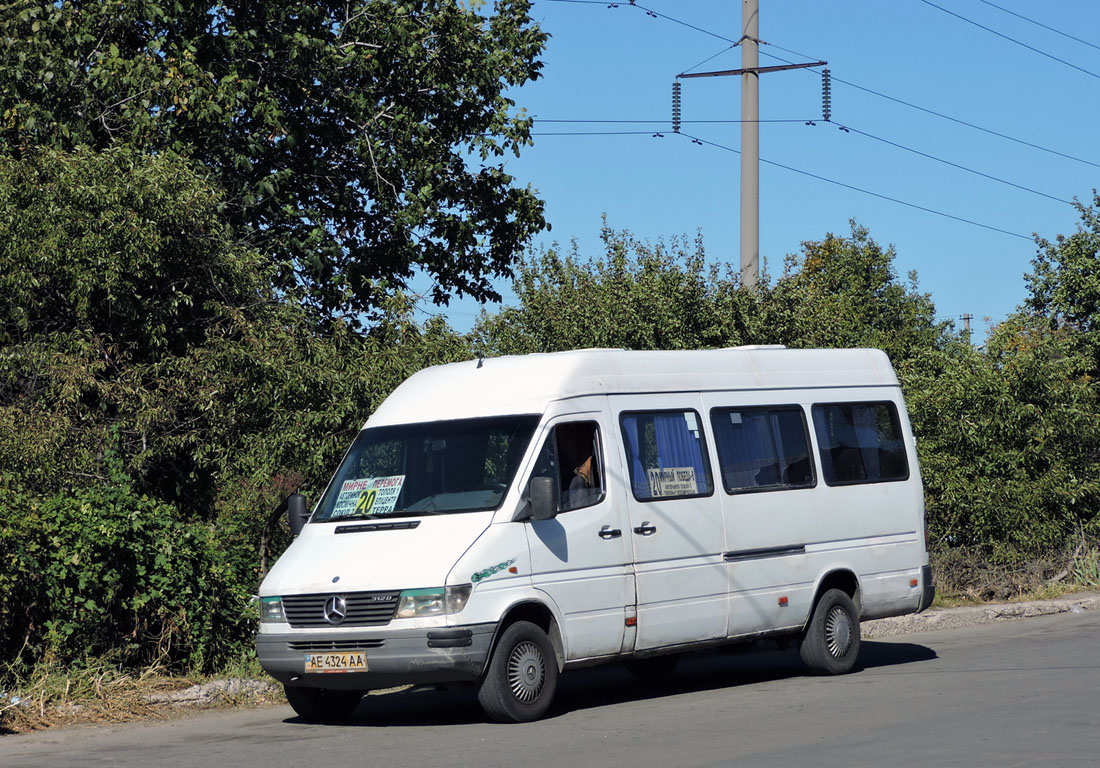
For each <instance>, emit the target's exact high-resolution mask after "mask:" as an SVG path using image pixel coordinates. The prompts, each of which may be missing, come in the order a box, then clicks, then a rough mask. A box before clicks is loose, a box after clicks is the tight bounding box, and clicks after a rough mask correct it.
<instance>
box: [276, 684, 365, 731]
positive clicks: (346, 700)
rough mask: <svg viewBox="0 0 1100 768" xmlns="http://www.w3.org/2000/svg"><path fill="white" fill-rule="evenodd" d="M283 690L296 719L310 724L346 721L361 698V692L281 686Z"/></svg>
mask: <svg viewBox="0 0 1100 768" xmlns="http://www.w3.org/2000/svg"><path fill="white" fill-rule="evenodd" d="M283 690H284V691H285V692H286V700H287V701H288V702H290V706H291V708H292V709H293V710H294V711H295V712H296V713H297V714H298V717H300V718H302V719H303V720H306V721H308V722H311V723H334V722H338V721H340V720H347V719H348V718H349V717H351V713H352V712H354V711H355V708H356V707H358V706H359V702H360V700H362V698H363V693H362V692H361V691H330V690H327V689H325V688H301V687H298V686H289V685H287V686H283Z"/></svg>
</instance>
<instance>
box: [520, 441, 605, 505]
mask: <svg viewBox="0 0 1100 768" xmlns="http://www.w3.org/2000/svg"><path fill="white" fill-rule="evenodd" d="M532 476H533V477H538V476H543V477H552V478H554V481H555V488H556V491H557V499H558V503H557V510H558V511H559V512H568V511H569V510H571V509H580V508H581V507H590V506H592V505H593V504H598V503H600V502H601V501H603V498H604V495H605V490H604V478H603V456H602V452H601V451H600V430H599V426H598V425H597V424H596V422H594V421H572V422H568V423H565V424H558V425H557V426H555V427H554V429H553V430H552V431H551V432H550V434H549V435H548V436H547V437H546V442H544V443H543V444H542V450H541V451H539V456H538V459H537V460H536V461H535V470H534V472H533V473H532Z"/></svg>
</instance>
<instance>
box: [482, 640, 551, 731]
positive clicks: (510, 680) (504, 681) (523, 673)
mask: <svg viewBox="0 0 1100 768" xmlns="http://www.w3.org/2000/svg"><path fill="white" fill-rule="evenodd" d="M557 688H558V663H557V659H556V657H555V655H554V647H553V645H551V644H550V638H549V637H547V636H546V633H545V632H543V631H542V629H540V628H539V627H538V626H536V625H535V624H532V623H531V622H529V621H517V622H516V623H515V624H512V625H510V626H509V627H508V628H507V629H505V630H504V633H503V634H502V635H501V636H500V641H499V642H498V643H497V647H496V649H495V650H494V651H493V658H492V659H491V660H490V661H489V669H488V670H487V671H486V672H485V678H484V679H483V680H482V681H481V688H479V689H478V692H477V700H478V702H479V703H480V704H481V708H482V709H483V710H485V714H486V715H488V716H489V717H490V718H492V719H493V720H496V721H497V722H501V723H525V722H529V721H531V720H538V719H539V718H540V717H542V716H543V715H544V714H546V710H548V709H549V708H550V703H551V701H553V699H554V692H555V691H556V690H557Z"/></svg>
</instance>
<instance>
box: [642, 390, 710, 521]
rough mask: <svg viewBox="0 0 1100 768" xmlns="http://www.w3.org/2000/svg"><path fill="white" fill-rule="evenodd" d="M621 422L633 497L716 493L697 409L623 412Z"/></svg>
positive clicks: (686, 495)
mask: <svg viewBox="0 0 1100 768" xmlns="http://www.w3.org/2000/svg"><path fill="white" fill-rule="evenodd" d="M621 424H622V430H623V444H624V445H625V446H626V457H627V464H628V465H629V467H630V484H631V487H632V489H633V491H634V498H636V499H638V500H639V501H651V500H653V499H675V498H687V497H691V496H709V495H710V494H711V493H713V492H714V485H713V484H712V483H711V480H710V465H709V463H708V462H707V451H706V444H705V443H704V439H703V431H702V429H701V428H700V423H699V414H697V413H696V412H695V411H654V412H649V413H624V414H623V415H622V417H621Z"/></svg>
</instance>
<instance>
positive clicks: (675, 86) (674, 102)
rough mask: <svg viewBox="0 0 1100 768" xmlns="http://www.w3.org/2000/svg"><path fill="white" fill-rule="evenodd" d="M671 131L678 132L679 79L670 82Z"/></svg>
mask: <svg viewBox="0 0 1100 768" xmlns="http://www.w3.org/2000/svg"><path fill="white" fill-rule="evenodd" d="M672 132H673V133H679V132H680V81H679V80H677V81H675V82H673V84H672Z"/></svg>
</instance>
